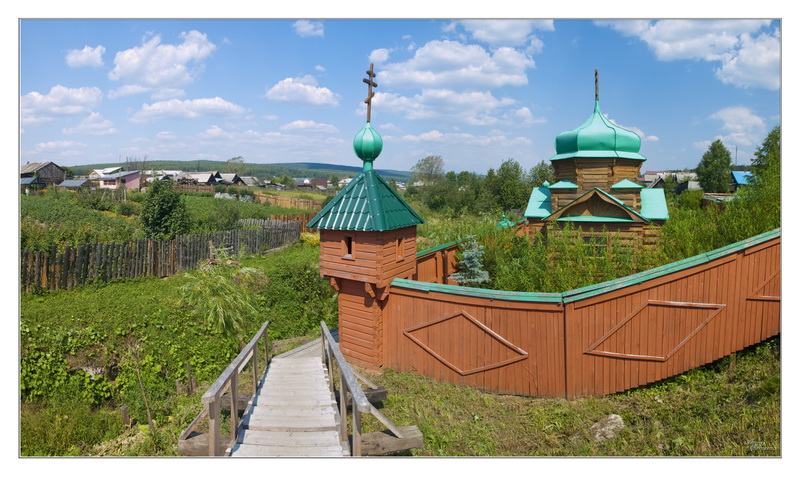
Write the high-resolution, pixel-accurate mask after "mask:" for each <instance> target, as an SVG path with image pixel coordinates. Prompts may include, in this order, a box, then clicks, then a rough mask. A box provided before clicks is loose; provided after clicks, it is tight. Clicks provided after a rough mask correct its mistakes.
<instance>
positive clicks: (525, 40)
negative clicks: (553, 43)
mask: <svg viewBox="0 0 800 477" xmlns="http://www.w3.org/2000/svg"><path fill="white" fill-rule="evenodd" d="M460 23H461V25H462V26H463V27H464V29H466V30H467V31H468V32H469V33H470V34H471V35H472V37H473V38H474V39H476V40H478V41H481V42H484V43H488V44H489V45H491V46H501V45H502V46H522V45H530V46H531V47H532V48H533V51H534V52H539V51H541V47H542V46H543V45H542V42H541V40H540V39H539V38H538V37H536V36H534V35H533V31H534V30H547V31H553V30H554V29H555V28H554V27H553V20H462V21H461V22H460Z"/></svg>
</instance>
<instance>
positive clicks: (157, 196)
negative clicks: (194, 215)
mask: <svg viewBox="0 0 800 477" xmlns="http://www.w3.org/2000/svg"><path fill="white" fill-rule="evenodd" d="M139 217H140V220H141V222H142V228H143V229H144V232H145V234H146V235H147V237H153V238H157V239H160V240H168V239H171V238H173V237H175V236H176V235H180V234H185V233H187V232H188V231H189V214H188V212H187V211H186V204H184V203H183V201H182V200H181V195H180V194H179V193H178V191H176V190H174V189H173V188H172V184H171V183H169V182H164V181H153V183H152V184H151V185H150V189H149V191H148V192H147V197H146V198H145V199H144V203H143V204H142V209H141V213H140V214H139Z"/></svg>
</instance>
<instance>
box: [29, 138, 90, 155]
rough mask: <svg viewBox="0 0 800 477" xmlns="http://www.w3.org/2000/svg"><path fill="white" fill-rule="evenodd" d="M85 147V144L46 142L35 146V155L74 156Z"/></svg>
mask: <svg viewBox="0 0 800 477" xmlns="http://www.w3.org/2000/svg"><path fill="white" fill-rule="evenodd" d="M85 147H86V144H84V143H82V142H75V141H47V142H40V143H38V144H36V146H35V148H36V152H37V153H53V154H58V155H61V156H74V155H76V154H78V153H80V152H81V150H82V149H83V148H85Z"/></svg>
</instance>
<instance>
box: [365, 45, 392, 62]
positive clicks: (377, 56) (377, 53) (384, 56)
mask: <svg viewBox="0 0 800 477" xmlns="http://www.w3.org/2000/svg"><path fill="white" fill-rule="evenodd" d="M390 52H391V51H390V50H388V49H386V48H378V49H377V50H372V52H371V53H370V54H369V61H370V63H376V64H379V65H382V64H383V63H385V62H386V60H388V59H389V53H390Z"/></svg>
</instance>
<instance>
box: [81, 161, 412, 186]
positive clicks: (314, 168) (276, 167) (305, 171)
mask: <svg viewBox="0 0 800 477" xmlns="http://www.w3.org/2000/svg"><path fill="white" fill-rule="evenodd" d="M226 163H227V161H158V160H156V161H147V162H146V166H145V167H146V168H147V169H167V170H181V171H184V172H199V171H220V172H224V171H225V165H226ZM118 166H123V167H124V166H125V162H108V163H103V164H87V165H80V166H71V167H69V169H70V170H72V172H73V173H74V174H75V175H87V174H89V172H91V171H92V170H93V169H103V168H106V167H118ZM244 168H245V172H244V174H243V175H245V176H256V177H258V178H259V179H267V178H272V177H282V176H289V177H297V178H300V177H303V178H306V177H307V178H310V179H322V178H326V179H330V178H331V176H334V175H335V176H338V177H339V178H345V177H352V176H355V175H356V174H358V173H359V172H361V167H360V166H343V165H339V164H326V163H320V162H279V163H273V164H256V163H249V162H245V163H244ZM376 171H378V174H380V175H381V176H382V177H383V178H384V179H386V180H392V179H394V180H396V181H401V182H407V181H408V180H409V179H410V178H411V172H408V171H396V170H391V169H376Z"/></svg>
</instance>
